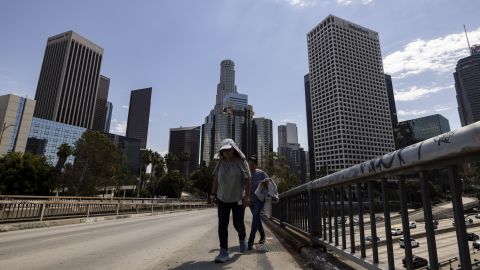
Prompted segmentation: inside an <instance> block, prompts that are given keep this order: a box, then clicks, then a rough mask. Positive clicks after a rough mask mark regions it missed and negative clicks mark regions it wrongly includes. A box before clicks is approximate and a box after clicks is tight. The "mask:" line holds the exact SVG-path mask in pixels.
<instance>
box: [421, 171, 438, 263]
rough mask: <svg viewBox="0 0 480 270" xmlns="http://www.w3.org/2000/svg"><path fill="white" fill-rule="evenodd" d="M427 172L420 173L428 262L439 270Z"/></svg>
mask: <svg viewBox="0 0 480 270" xmlns="http://www.w3.org/2000/svg"><path fill="white" fill-rule="evenodd" d="M425 174H426V173H425V172H420V183H421V185H422V202H423V217H424V219H425V229H426V230H427V245H428V260H429V265H430V269H431V270H438V269H439V267H438V256H437V244H436V242H435V229H434V228H433V216H432V201H431V200H430V187H429V185H428V179H427V178H426V177H425Z"/></svg>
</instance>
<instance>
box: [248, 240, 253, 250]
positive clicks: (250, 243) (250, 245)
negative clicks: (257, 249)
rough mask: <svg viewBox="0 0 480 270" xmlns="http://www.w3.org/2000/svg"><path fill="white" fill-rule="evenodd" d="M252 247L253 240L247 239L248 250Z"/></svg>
mask: <svg viewBox="0 0 480 270" xmlns="http://www.w3.org/2000/svg"><path fill="white" fill-rule="evenodd" d="M252 249H253V242H250V241H248V250H252Z"/></svg>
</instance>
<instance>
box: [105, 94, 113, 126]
mask: <svg viewBox="0 0 480 270" xmlns="http://www.w3.org/2000/svg"><path fill="white" fill-rule="evenodd" d="M112 112H113V104H112V102H110V101H107V112H106V114H105V132H108V133H110V123H111V122H112Z"/></svg>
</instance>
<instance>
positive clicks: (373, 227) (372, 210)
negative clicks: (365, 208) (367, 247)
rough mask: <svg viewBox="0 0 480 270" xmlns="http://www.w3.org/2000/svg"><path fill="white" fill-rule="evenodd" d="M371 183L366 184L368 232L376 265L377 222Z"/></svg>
mask: <svg viewBox="0 0 480 270" xmlns="http://www.w3.org/2000/svg"><path fill="white" fill-rule="evenodd" d="M373 183H374V182H373V181H370V182H368V200H369V202H370V232H371V235H372V253H373V263H378V243H377V220H376V216H375V202H374V193H373Z"/></svg>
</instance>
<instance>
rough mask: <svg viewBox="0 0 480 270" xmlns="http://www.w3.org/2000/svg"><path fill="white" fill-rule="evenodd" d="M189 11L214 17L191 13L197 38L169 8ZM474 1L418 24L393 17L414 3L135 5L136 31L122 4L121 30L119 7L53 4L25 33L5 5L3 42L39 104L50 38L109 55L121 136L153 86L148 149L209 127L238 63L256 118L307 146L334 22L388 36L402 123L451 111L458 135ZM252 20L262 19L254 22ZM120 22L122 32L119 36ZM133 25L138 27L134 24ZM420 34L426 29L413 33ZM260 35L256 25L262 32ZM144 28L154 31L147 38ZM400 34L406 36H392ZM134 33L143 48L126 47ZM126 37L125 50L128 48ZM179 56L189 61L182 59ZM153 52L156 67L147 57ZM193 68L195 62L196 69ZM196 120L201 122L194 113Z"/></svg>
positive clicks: (474, 35)
mask: <svg viewBox="0 0 480 270" xmlns="http://www.w3.org/2000/svg"><path fill="white" fill-rule="evenodd" d="M341 2H343V3H344V4H347V3H349V5H344V4H341ZM91 3H92V4H93V2H91ZM186 3H189V6H194V5H199V6H200V7H199V8H200V10H202V11H205V13H206V14H205V17H204V15H203V14H200V13H199V14H197V13H195V14H192V16H193V15H194V17H195V18H199V19H200V20H199V23H198V24H195V27H193V28H195V29H189V28H187V25H188V24H183V23H180V22H178V20H176V19H174V18H173V16H171V15H168V14H165V12H164V11H162V10H167V11H175V12H177V11H178V12H181V11H182V10H183V8H184V7H185V6H186V5H187V4H186ZM468 3H473V1H456V2H455V3H450V2H448V1H439V2H438V3H436V5H433V4H430V5H429V4H426V3H425V4H418V5H417V6H418V10H415V11H413V10H412V11H410V12H412V13H414V15H415V14H416V16H411V15H410V14H402V13H399V14H395V15H392V14H393V13H394V10H399V7H400V6H403V5H405V6H406V5H408V3H404V4H400V3H394V4H392V5H393V6H392V7H391V9H392V10H393V11H392V10H388V9H387V7H386V5H387V4H385V3H381V2H380V1H363V2H362V1H338V2H336V1H330V2H329V3H327V2H326V1H301V0H298V1H280V0H278V1H273V0H272V1H262V2H261V3H257V2H253V1H245V2H242V3H240V2H239V1H231V2H230V3H222V4H218V2H216V1H205V2H204V3H202V5H200V4H197V3H193V2H187V1H181V2H179V3H178V4H177V5H169V4H157V3H153V2H146V3H142V4H138V5H135V7H136V11H138V12H142V13H143V12H144V13H146V14H145V15H149V16H150V18H146V19H143V18H142V19H141V20H139V22H137V23H133V22H131V23H132V24H131V25H130V24H127V23H126V21H127V20H125V19H123V18H125V17H124V16H122V15H126V14H129V13H128V11H126V10H127V9H128V6H126V5H122V4H118V8H119V11H118V13H116V14H118V15H120V16H113V17H112V23H108V24H106V25H105V26H102V27H98V25H100V23H101V22H103V21H102V19H103V18H100V17H102V16H103V15H104V13H102V11H103V12H104V11H105V9H106V8H107V7H108V5H109V2H106V3H101V4H99V6H98V11H93V12H92V14H91V15H92V16H88V20H87V19H85V18H80V17H79V16H80V15H82V12H81V11H82V10H83V9H84V7H81V6H80V5H76V4H64V3H62V4H58V3H57V4H55V6H56V8H57V9H53V10H48V9H52V8H51V7H52V6H53V5H54V3H53V2H45V3H42V4H39V3H31V7H32V9H31V10H28V9H27V10H25V16H29V17H31V18H33V19H38V23H36V24H35V25H32V24H25V23H24V22H21V21H20V18H17V17H18V16H16V14H17V15H18V14H19V12H20V11H23V9H21V5H19V4H17V3H8V4H6V3H5V4H0V6H1V8H0V10H1V11H0V15H1V16H0V25H2V26H0V32H2V34H4V36H5V37H6V38H5V42H3V43H2V44H1V45H0V58H1V59H2V63H0V94H9V93H16V94H19V95H21V96H27V95H28V96H29V97H33V96H34V95H35V89H36V84H37V83H38V78H39V74H40V69H41V59H42V57H43V52H44V49H45V41H46V39H47V38H48V37H49V36H52V35H55V34H57V33H61V32H65V31H68V30H73V31H76V32H78V33H79V34H81V35H82V36H84V37H86V38H88V39H89V40H91V41H93V42H95V43H96V44H98V45H100V46H101V47H102V48H104V50H105V52H104V59H103V61H102V70H101V73H102V74H105V75H106V76H107V77H109V78H111V87H110V91H111V92H110V95H109V97H112V100H109V101H112V102H113V104H114V111H113V115H112V126H111V131H112V132H114V133H118V134H122V135H124V133H122V132H124V129H125V127H126V119H127V114H128V108H126V107H128V105H127V104H128V98H129V91H130V90H131V89H138V88H141V87H145V86H150V85H151V86H152V87H153V88H154V89H157V90H156V91H155V92H154V95H153V96H152V113H151V116H152V117H151V124H150V126H151V128H150V131H149V138H151V139H150V141H149V144H148V148H152V149H154V150H156V151H159V152H166V151H167V149H168V131H169V128H171V127H176V126H194V125H199V124H201V123H202V122H203V121H202V120H203V118H204V114H205V112H206V111H208V110H209V108H210V107H211V106H212V102H211V100H212V99H213V98H214V97H215V93H216V91H215V87H216V83H217V77H218V75H217V74H216V73H217V66H218V62H219V61H220V60H222V59H225V58H228V59H232V60H233V61H235V62H236V64H237V65H238V67H239V68H238V69H237V76H236V77H237V78H236V80H237V82H238V85H239V86H240V88H239V89H238V90H239V92H241V93H244V94H247V95H248V96H249V101H250V103H251V104H252V105H253V106H254V108H256V109H255V113H256V115H255V116H265V117H267V118H270V119H272V120H273V121H274V127H273V130H274V132H275V133H276V127H277V126H278V125H279V124H285V123H286V122H294V123H297V124H298V133H299V143H300V144H301V145H302V146H304V147H306V146H307V145H308V143H307V131H306V116H305V107H304V106H305V104H304V96H303V93H304V90H303V76H304V75H305V74H306V73H307V72H308V64H307V56H306V54H307V46H306V34H307V32H308V31H310V30H311V28H312V27H313V26H314V25H316V24H317V23H318V22H320V21H321V20H322V19H323V18H324V17H326V16H327V15H328V14H330V13H332V14H335V15H337V16H339V17H342V18H345V19H348V20H349V21H354V22H356V23H358V24H360V25H364V26H366V27H369V28H371V29H375V30H376V31H378V32H379V35H380V43H381V50H382V56H383V62H384V68H385V72H386V73H387V74H390V75H392V77H393V89H394V91H395V92H396V105H397V109H398V116H399V120H400V121H402V120H407V119H411V118H416V117H419V116H425V115H429V114H434V113H441V114H443V115H444V116H445V117H447V118H448V119H449V121H450V124H451V127H452V129H455V128H458V127H459V126H460V121H459V117H458V113H457V105H456V101H455V90H454V87H453V84H454V80H453V76H452V73H453V71H454V67H455V64H456V62H457V61H458V60H459V59H460V58H463V57H465V56H467V55H468V51H467V49H466V48H467V46H466V40H465V37H464V34H463V31H462V28H461V25H462V24H463V23H465V24H466V25H467V30H469V32H470V41H471V43H472V44H476V43H480V28H479V26H480V24H478V23H477V22H476V19H475V16H474V14H473V11H471V10H468V9H466V8H465V7H466V6H468ZM86 6H87V7H88V6H89V5H88V4H87V5H86ZM116 6H117V4H116ZM462 6H463V7H462ZM72 8H73V9H72ZM149 8H151V10H152V11H154V12H160V11H161V14H160V15H162V16H164V17H162V16H158V14H157V15H155V13H151V11H149V10H148V9H149ZM208 8H213V9H214V10H213V11H210V12H213V13H210V12H208V11H207V9H208ZM267 8H271V9H272V11H270V12H268V14H267V15H268V16H267V20H265V19H260V17H261V15H262V14H263V13H262V12H264V11H265V9H267ZM67 9H68V10H77V11H78V15H77V14H73V15H72V14H71V13H68V15H62V16H60V17H58V18H48V19H47V17H48V14H50V12H53V11H55V13H61V12H59V11H62V10H67ZM426 9H430V10H431V13H429V14H432V15H431V16H429V17H428V22H426V20H425V19H422V18H420V17H421V16H420V14H421V13H422V11H425V10H426ZM193 10H195V8H193ZM320 10H321V12H318V11H320ZM382 10H383V12H384V13H381V14H378V13H376V14H377V16H373V17H374V18H370V17H369V14H368V12H367V11H369V12H375V11H377V12H378V11H382ZM33 11H42V12H33ZM215 11H218V13H215ZM359 11H365V12H359ZM175 12H173V13H172V14H174V13H175ZM275 12H280V14H281V16H280V17H281V18H280V17H279V16H275V15H274V13H275ZM363 13H365V14H363ZM39 14H43V15H39ZM212 14H215V16H212ZM460 14H461V16H460ZM65 16H66V17H65ZM149 16H145V17H149ZM208 16H211V17H212V18H207V17H208ZM186 17H188V16H186ZM377 17H378V18H377ZM225 18H228V20H223V21H222V22H224V24H221V25H216V23H217V22H218V21H220V20H221V19H225ZM387 18H390V19H389V20H387ZM445 18H447V19H445ZM109 19H110V18H109ZM139 19H140V18H139ZM248 19H251V21H252V22H246V21H248ZM407 20H411V22H408V21H407ZM119 21H120V28H117V25H116V23H117V24H118V23H119ZM128 21H129V23H130V21H131V20H128ZM169 22H175V23H169ZM236 24H239V27H238V29H237V30H236V31H234V32H236V34H234V35H232V33H231V29H232V28H233V27H234V26H235V25H236ZM412 25H415V27H414V28H412ZM432 25H434V26H435V27H431V26H432ZM252 26H256V27H255V28H254V29H252ZM138 27H145V28H146V29H144V30H143V31H138V32H137V31H136V30H137V28H138ZM118 29H121V30H118ZM391 29H395V31H389V30H391ZM427 29H428V31H427ZM430 29H431V30H430ZM149 30H150V31H149ZM207 30H208V34H209V35H210V36H208V37H209V38H207V39H213V41H212V42H218V43H220V41H227V40H228V39H229V38H231V37H234V38H233V39H232V40H231V41H227V42H226V43H225V42H224V43H222V45H221V47H218V50H216V49H215V48H217V47H215V48H214V49H209V47H208V45H209V43H207V42H206V41H204V37H205V34H204V32H205V31H207ZM197 32H198V33H197ZM151 33H153V35H150V34H151ZM237 33H238V34H237ZM20 35H21V37H20ZM125 35H126V36H127V37H128V38H131V39H132V40H127V41H125ZM154 36H158V37H157V38H162V37H168V38H166V39H162V41H161V42H162V43H163V44H167V45H159V43H158V42H157V41H159V40H158V39H156V38H155V37H154ZM183 36H188V37H183ZM237 36H238V37H237ZM120 37H121V38H122V39H121V40H122V42H119V41H120V39H119V38H120ZM245 37H248V38H245ZM188 38H190V39H193V40H190V43H189V44H188V47H184V46H187V44H185V45H182V44H184V43H183V42H184V41H185V40H187V39H188ZM191 41H198V42H191ZM286 41H288V42H286ZM157 46H163V47H158V48H157ZM177 48H178V49H177ZM187 49H190V50H191V52H189V51H187ZM179 54H185V56H183V57H182V58H178V56H179ZM199 54H204V55H201V56H200V55H199ZM147 55H148V56H149V57H151V59H149V58H146V56H147ZM193 55H195V58H194V56H193ZM187 59H188V65H185V60H187ZM175 62H178V64H177V63H175ZM185 73H188V74H189V77H188V79H185ZM180 91H182V93H184V94H185V95H187V96H188V97H189V98H185V95H183V94H182V95H181V96H179V95H178V93H179V92H180ZM277 92H278V94H277ZM190 97H191V98H190ZM265 101H267V102H266V103H265ZM186 111H188V112H189V113H187V112H186ZM192 111H193V112H195V113H190V112H192ZM255 116H254V117H255ZM276 140H277V135H276V134H274V141H275V142H274V149H276V146H277V143H276Z"/></svg>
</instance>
